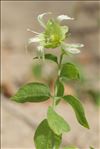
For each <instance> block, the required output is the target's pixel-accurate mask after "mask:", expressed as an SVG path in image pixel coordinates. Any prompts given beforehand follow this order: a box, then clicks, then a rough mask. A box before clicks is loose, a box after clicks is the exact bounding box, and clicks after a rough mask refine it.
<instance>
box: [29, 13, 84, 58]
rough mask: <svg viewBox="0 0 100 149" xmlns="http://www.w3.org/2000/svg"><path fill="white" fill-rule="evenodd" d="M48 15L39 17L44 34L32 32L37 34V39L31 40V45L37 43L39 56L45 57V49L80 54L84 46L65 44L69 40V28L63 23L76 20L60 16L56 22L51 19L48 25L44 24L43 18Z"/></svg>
mask: <svg viewBox="0 0 100 149" xmlns="http://www.w3.org/2000/svg"><path fill="white" fill-rule="evenodd" d="M46 14H51V13H50V12H48V13H43V14H40V15H38V21H39V23H40V25H41V26H42V27H43V28H44V32H42V33H38V32H35V31H31V30H30V29H28V31H31V32H33V33H35V34H36V36H35V37H33V38H30V39H29V42H28V43H29V44H31V43H35V42H36V43H37V51H38V53H39V55H41V56H42V57H44V49H45V48H57V47H59V48H60V49H61V50H63V51H64V52H65V53H67V54H68V53H70V54H78V53H79V52H80V50H79V48H81V47H83V46H84V45H83V44H68V43H65V39H67V38H68V35H69V28H68V26H62V25H61V21H63V20H74V18H71V17H69V16H67V15H60V16H58V17H57V18H56V19H55V20H54V19H49V20H48V21H47V23H45V22H44V20H43V17H44V16H45V15H46Z"/></svg>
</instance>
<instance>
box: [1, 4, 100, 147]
mask: <svg viewBox="0 0 100 149" xmlns="http://www.w3.org/2000/svg"><path fill="white" fill-rule="evenodd" d="M99 4H100V3H99V2H95V1H94V2H92V1H84V2H81V1H77V2H75V1H71V2H70V1H58V2H57V1H55V2H53V1H51V2H50V1H48V2H46V1H45V2H42V1H40V2H36V1H34V2H32V1H29V2H28V1H22V2H21V1H15V2H13V1H4V2H3V1H2V3H1V8H2V9H1V33H2V36H1V47H2V49H1V70H2V77H1V87H2V90H1V100H2V102H1V108H2V110H1V112H2V114H1V118H2V121H1V133H2V138H1V139H2V141H1V143H2V144H1V145H2V149H11V148H17V149H24V148H27V149H35V147H34V144H33V135H34V130H35V129H36V127H37V125H38V124H39V123H40V121H41V120H42V119H43V118H44V117H45V116H46V111H47V108H48V105H49V104H50V101H47V102H42V103H38V104H37V103H25V104H18V103H15V102H12V101H11V100H10V99H9V97H10V96H12V95H13V94H14V93H15V92H16V91H17V89H18V88H19V87H20V86H21V85H23V84H25V83H27V82H31V81H41V82H45V83H47V84H48V85H49V86H50V88H51V90H52V89H53V81H54V80H55V78H56V65H55V64H53V63H52V62H49V61H46V62H45V64H44V65H42V64H41V63H39V62H38V61H37V60H33V57H35V56H36V51H35V50H36V46H35V45H32V46H29V47H28V50H27V49H26V47H27V41H28V39H29V38H30V37H33V36H34V34H32V33H30V32H27V28H30V29H33V30H35V31H37V32H41V31H43V29H42V27H41V26H40V25H39V23H38V22H37V15H38V14H41V13H43V12H52V13H53V14H52V15H51V16H52V17H56V16H58V15H60V14H66V15H69V16H70V17H74V18H75V20H74V21H63V23H62V24H66V25H68V26H69V27H70V32H71V37H70V38H69V40H68V41H66V42H72V43H83V44H84V45H85V46H84V48H82V49H81V53H80V54H79V55H76V56H71V57H70V58H69V59H66V57H65V58H64V61H73V62H74V63H76V64H77V65H78V67H79V68H80V72H81V76H82V77H81V81H78V82H75V81H74V82H73V81H70V82H65V93H66V94H72V95H76V96H77V97H79V99H80V100H81V101H82V102H83V105H84V108H85V112H86V116H87V119H88V121H89V124H90V130H86V129H85V128H83V127H81V126H80V125H79V124H78V122H77V120H76V118H75V115H74V112H73V110H72V109H71V107H70V106H69V105H66V104H65V103H64V102H61V105H59V107H58V109H57V110H58V112H59V113H60V114H61V115H62V116H63V117H64V118H65V119H66V120H67V121H68V122H69V124H70V125H71V131H70V132H69V133H67V134H64V135H63V143H62V147H63V146H65V145H76V146H77V147H79V148H80V149H88V148H89V146H93V147H95V148H96V149H99V148H100V144H99V137H100V134H99V131H100V126H99V124H100V112H99V107H100V92H99V91H100V70H99V69H100V49H99V48H100V45H99V44H100V43H99V42H100V31H99V26H100V15H99V14H100V7H99V6H100V5H99ZM51 16H50V15H49V16H46V17H45V19H48V18H49V17H51ZM48 51H49V52H52V53H54V54H56V55H59V50H58V49H55V50H54V49H53V50H52V49H51V50H48Z"/></svg>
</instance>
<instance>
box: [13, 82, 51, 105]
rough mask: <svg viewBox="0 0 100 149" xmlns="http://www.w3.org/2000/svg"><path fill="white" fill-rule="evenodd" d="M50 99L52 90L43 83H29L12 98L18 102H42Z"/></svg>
mask: <svg viewBox="0 0 100 149" xmlns="http://www.w3.org/2000/svg"><path fill="white" fill-rule="evenodd" d="M49 97H50V89H49V88H48V86H47V85H45V84H42V83H37V82H35V83H28V84H26V85H24V86H22V87H21V88H20V89H19V90H18V91H17V93H16V94H15V95H14V96H13V97H11V99H12V100H14V101H16V102H20V103H23V102H41V101H45V100H48V99H49Z"/></svg>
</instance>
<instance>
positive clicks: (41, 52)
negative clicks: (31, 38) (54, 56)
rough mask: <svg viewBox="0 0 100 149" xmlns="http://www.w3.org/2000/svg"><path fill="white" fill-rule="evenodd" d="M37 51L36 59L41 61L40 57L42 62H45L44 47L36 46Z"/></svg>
mask: <svg viewBox="0 0 100 149" xmlns="http://www.w3.org/2000/svg"><path fill="white" fill-rule="evenodd" d="M37 50H38V58H39V59H41V57H42V60H43V61H44V60H45V57H44V47H43V46H38V47H37Z"/></svg>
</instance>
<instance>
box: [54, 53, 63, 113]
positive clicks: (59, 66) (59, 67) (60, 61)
mask: <svg viewBox="0 0 100 149" xmlns="http://www.w3.org/2000/svg"><path fill="white" fill-rule="evenodd" d="M63 55H64V53H61V55H60V60H59V63H58V75H57V79H56V81H57V80H59V79H60V71H61V64H62V59H63ZM54 94H55V95H54V97H53V103H52V107H53V109H54V110H55V107H56V99H55V97H56V95H57V93H56V89H55V90H54Z"/></svg>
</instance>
